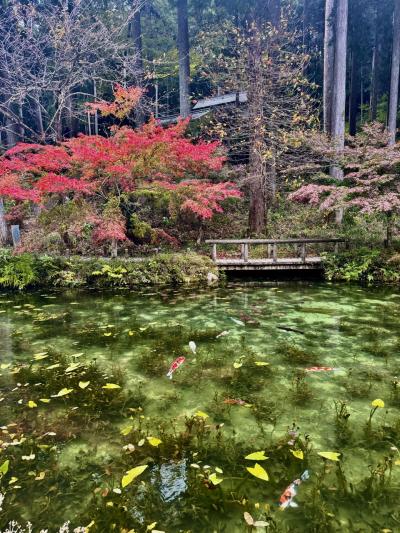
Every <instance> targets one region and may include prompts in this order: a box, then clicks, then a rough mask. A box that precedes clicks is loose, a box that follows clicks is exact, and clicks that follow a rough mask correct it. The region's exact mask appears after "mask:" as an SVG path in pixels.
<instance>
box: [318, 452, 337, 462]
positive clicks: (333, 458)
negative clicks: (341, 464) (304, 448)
mask: <svg viewBox="0 0 400 533" xmlns="http://www.w3.org/2000/svg"><path fill="white" fill-rule="evenodd" d="M318 455H320V456H321V457H323V458H324V459H329V460H330V461H339V457H340V456H341V455H342V454H341V453H338V452H318Z"/></svg>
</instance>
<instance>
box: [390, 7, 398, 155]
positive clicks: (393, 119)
mask: <svg viewBox="0 0 400 533" xmlns="http://www.w3.org/2000/svg"><path fill="white" fill-rule="evenodd" d="M399 68H400V0H395V2H394V15H393V47H392V69H391V74H390V100H389V120H388V129H389V144H390V145H394V144H395V142H396V126H397V105H398V101H399Z"/></svg>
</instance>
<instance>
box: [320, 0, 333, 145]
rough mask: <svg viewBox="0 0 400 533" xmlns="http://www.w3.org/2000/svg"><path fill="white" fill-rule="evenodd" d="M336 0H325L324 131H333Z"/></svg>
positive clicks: (329, 133) (328, 133)
mask: <svg viewBox="0 0 400 533" xmlns="http://www.w3.org/2000/svg"><path fill="white" fill-rule="evenodd" d="M334 8H335V0H325V33H324V88H323V90H324V95H323V113H324V132H325V133H326V134H327V135H331V133H332V102H333V75H334V65H335V42H334V38H335V29H334V20H335V17H334V12H335V9H334Z"/></svg>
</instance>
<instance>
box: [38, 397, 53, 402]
mask: <svg viewBox="0 0 400 533" xmlns="http://www.w3.org/2000/svg"><path fill="white" fill-rule="evenodd" d="M39 402H43V403H50V400H49V398H39Z"/></svg>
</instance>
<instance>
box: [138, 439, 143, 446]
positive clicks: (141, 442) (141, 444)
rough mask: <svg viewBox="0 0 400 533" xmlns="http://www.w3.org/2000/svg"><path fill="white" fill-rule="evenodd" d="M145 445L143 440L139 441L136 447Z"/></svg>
mask: <svg viewBox="0 0 400 533" xmlns="http://www.w3.org/2000/svg"><path fill="white" fill-rule="evenodd" d="M144 443H145V440H144V439H140V441H139V442H138V443H137V445H138V446H143V444H144Z"/></svg>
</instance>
